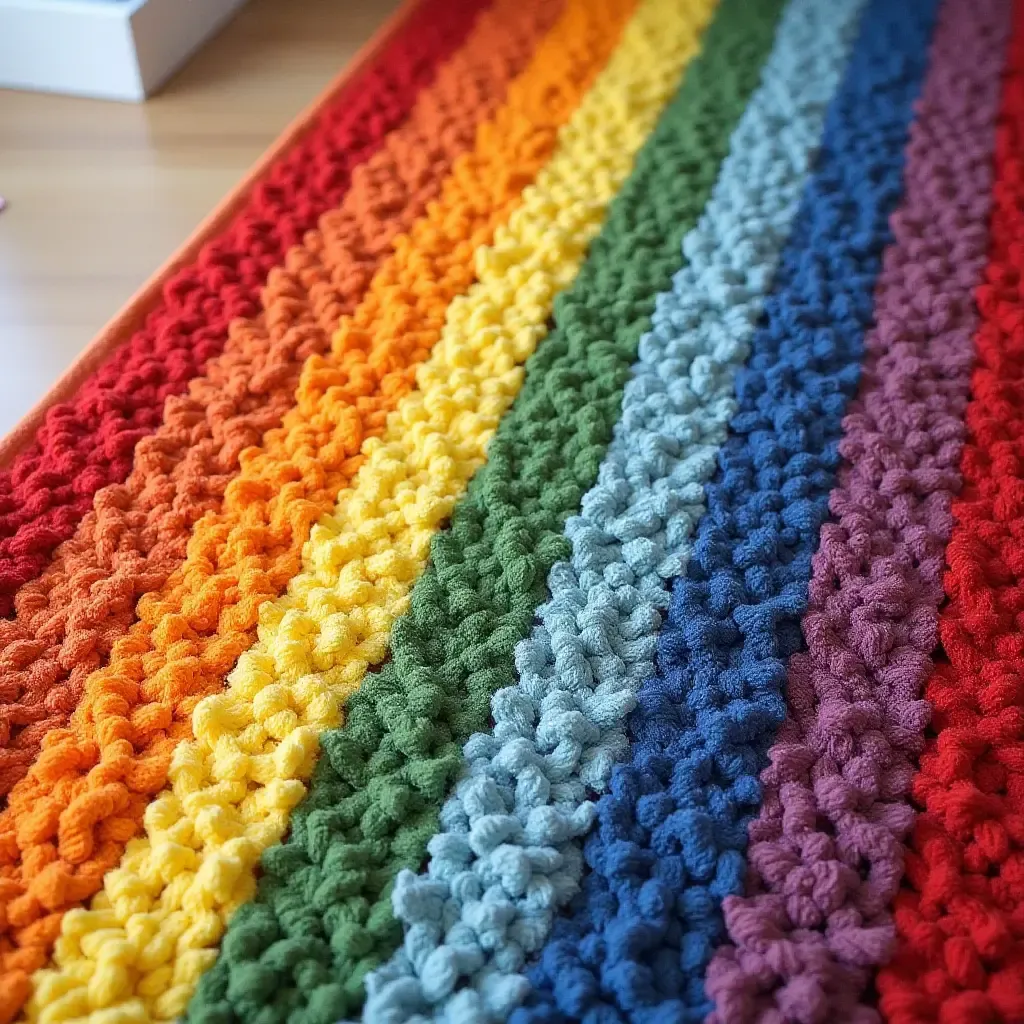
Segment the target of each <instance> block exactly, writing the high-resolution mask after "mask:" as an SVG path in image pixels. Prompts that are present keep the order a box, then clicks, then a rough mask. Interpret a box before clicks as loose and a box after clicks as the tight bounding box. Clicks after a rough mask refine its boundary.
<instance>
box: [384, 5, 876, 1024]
mask: <svg viewBox="0 0 1024 1024" xmlns="http://www.w3.org/2000/svg"><path fill="white" fill-rule="evenodd" d="M861 6H862V5H861V3H860V0H847V2H845V3H838V4H834V5H832V4H830V5H822V4H821V3H819V2H818V0H793V2H792V3H791V4H790V5H789V7H788V8H787V9H786V12H785V14H784V16H783V17H782V20H781V23H780V25H779V28H778V32H777V35H776V38H775V41H774V46H773V48H772V52H771V54H770V56H769V58H768V61H767V62H766V64H765V68H764V71H763V73H762V81H761V83H760V85H759V86H758V88H757V91H756V92H755V93H754V95H753V97H752V98H751V100H750V102H749V104H748V105H747V108H746V110H745V112H744V114H743V117H742V118H741V120H740V123H739V125H738V127H737V129H736V131H735V132H734V133H733V136H732V141H731V143H730V148H729V155H728V156H727V158H726V160H725V162H724V163H723V165H722V169H721V172H720V174H719V178H718V181H717V183H716V184H715V190H714V192H713V194H712V196H711V199H710V200H709V202H708V205H707V207H706V208H705V210H704V212H703V213H702V214H701V219H700V222H699V223H698V224H697V226H696V227H694V228H693V229H692V230H691V231H690V232H689V233H688V234H687V236H686V238H685V239H684V240H683V245H682V251H683V256H684V267H683V269H682V270H680V271H679V272H678V273H677V274H676V276H675V278H674V279H673V283H672V290H671V291H668V292H665V293H663V294H662V295H659V296H658V305H657V308H656V311H655V313H654V329H653V331H652V332H651V333H649V334H646V335H645V336H644V337H643V339H641V342H640V350H639V354H640V360H639V362H638V363H637V364H636V365H635V366H634V367H633V370H632V373H633V376H632V379H631V380H630V381H629V383H628V384H627V385H626V389H625V392H624V395H623V402H622V416H621V419H620V420H619V423H618V424H617V426H616V431H615V436H614V437H613V440H612V443H611V445H610V446H609V449H608V453H607V454H606V456H605V460H604V462H603V463H602V465H601V470H600V475H599V478H598V482H597V484H596V485H595V486H594V488H593V489H591V490H590V491H589V492H588V493H587V495H586V496H585V497H584V498H583V502H582V514H581V515H580V516H577V517H573V518H571V519H570V520H569V521H568V522H567V523H566V530H565V533H566V537H567V539H568V540H569V542H570V543H571V544H572V558H571V560H570V561H569V562H559V563H558V564H557V565H555V566H554V568H553V569H552V570H551V573H550V575H549V577H548V588H549V590H550V592H551V597H550V599H549V600H548V602H547V603H546V604H545V605H543V606H542V607H541V608H540V609H539V611H538V617H539V619H540V622H539V624H538V625H537V626H535V627H534V631H533V635H532V636H531V637H530V638H529V639H528V640H524V641H522V642H520V644H519V645H518V646H517V648H516V667H517V669H518V671H519V676H520V678H519V681H518V683H517V686H516V687H509V688H505V689H502V690H499V691H498V692H497V693H496V694H495V695H494V697H493V698H492V700H491V718H492V719H493V722H494V726H493V730H492V731H491V732H487V733H477V734H475V735H474V736H472V737H471V738H470V740H469V742H468V743H467V744H466V746H465V751H464V753H465V760H466V770H467V773H468V775H467V777H465V778H463V779H462V780H461V781H460V782H459V784H458V787H457V788H456V790H455V792H454V793H453V795H452V796H451V797H450V798H449V800H448V801H447V802H446V804H445V807H444V809H443V810H442V812H441V824H442V831H441V832H440V833H439V834H438V835H436V836H434V837H433V838H432V839H431V840H430V844H429V846H428V850H429V852H430V863H429V868H428V872H427V874H426V875H420V876H419V877H418V878H417V876H415V875H413V874H412V872H409V871H403V872H401V873H400V874H399V875H398V878H397V880H396V885H395V891H394V896H393V904H394V911H395V916H396V917H397V918H398V919H399V920H401V921H402V922H403V923H404V925H405V941H404V948H403V950H400V951H399V952H398V953H397V954H396V955H395V957H393V958H392V960H391V961H390V962H389V963H388V964H387V965H385V967H383V968H381V969H380V970H378V971H376V972H374V973H373V974H371V975H370V976H369V978H368V980H367V990H368V992H369V995H368V999H367V1004H366V1009H365V1011H364V1020H366V1021H370V1022H373V1024H392V1022H394V1024H398V1022H403V1021H408V1022H410V1024H414V1022H419V1021H421V1020H426V1019H428V1018H433V1019H436V1020H440V1021H444V1020H479V1021H494V1022H497V1021H501V1020H504V1018H505V1017H506V1016H507V1015H508V1013H509V1012H510V1011H511V1009H512V1008H513V1007H514V1006H516V1005H517V1004H518V1003H520V1002H521V1001H522V999H523V998H524V997H525V994H526V991H527V989H528V982H527V980H526V978H525V975H524V973H523V964H524V960H525V958H526V957H528V956H530V955H531V954H535V953H537V952H539V951H540V948H541V946H542V945H543V942H544V940H545V939H546V938H547V935H548V932H549V931H550V928H551V923H552V918H553V915H554V913H555V912H556V911H557V910H558V909H560V908H561V907H563V906H564V905H565V904H566V903H567V902H568V900H569V899H570V898H571V897H572V896H573V895H574V894H575V893H576V892H577V891H578V888H579V883H580V876H581V874H582V853H581V850H580V836H581V835H582V834H583V832H584V831H585V830H586V829H587V828H588V827H589V826H590V824H591V823H592V821H593V810H594V805H593V804H592V803H591V802H590V800H589V798H588V797H589V794H590V793H601V792H602V791H604V790H605V788H606V786H607V781H608V776H609V774H610V771H611V766H612V764H613V763H614V762H615V761H617V760H621V758H622V757H623V755H624V753H625V750H626V737H625V719H626V715H627V714H628V713H629V712H630V711H631V710H632V708H633V707H635V705H636V697H635V694H636V690H637V688H638V686H639V685H640V683H641V682H642V681H643V680H644V679H645V678H646V677H647V676H648V675H650V674H651V672H652V671H653V670H654V650H655V640H656V637H657V633H658V630H659V628H660V626H661V622H662V615H663V613H664V612H665V611H666V610H667V608H668V592H669V582H668V581H669V580H671V579H672V578H673V577H675V576H678V575H680V574H681V573H682V572H683V571H684V570H685V567H686V562H687V560H688V558H689V554H690V549H691V538H692V534H693V530H694V529H695V527H696V524H697V521H698V520H699V518H700V516H701V515H702V513H703V511H704V504H703V498H704V484H705V483H706V482H707V481H708V479H709V478H710V476H711V474H712V472H713V470H714V467H715V455H716V452H717V450H718V448H719V447H720V446H721V444H722V443H723V442H724V440H725V436H726V427H727V424H728V421H729V419H730V417H731V415H732V413H733V412H734V411H735V402H734V400H733V378H734V376H735V373H736V370H737V369H738V367H739V366H741V365H742V363H743V361H744V360H745V358H746V356H747V353H748V351H749V342H750V337H751V335H752V334H753V331H754V328H755V326H756V324H757V320H758V317H759V315H760V312H761V309H762V308H763V304H764V298H765V294H766V292H767V290H768V289H769V288H770V287H771V282H772V276H773V274H774V271H775V267H776V265H777V263H778V259H779V256H780V253H781V250H782V246H783V244H784V243H785V241H786V237H787V235H788V233H789V228H790V224H791V223H792V220H793V217H794V215H795V213H796V210H797V206H798V204H799V201H800V198H801V194H802V191H803V184H804V182H805V180H806V177H807V174H808V171H809V166H810V162H811V157H812V154H813V152H814V150H815V148H816V147H817V145H818V141H819V137H820V135H821V130H822V125H823V123H824V118H825V110H826V108H827V105H828V101H829V99H830V98H831V96H832V93H833V91H834V90H835V87H836V85H837V83H838V80H839V78H840V76H841V74H842V71H843V67H844V65H845V61H846V57H847V54H848V51H849V47H850V44H851V43H852V39H853V34H854V32H855V30H856V27H857V19H858V15H859V13H860V8H861ZM774 13H775V12H773V11H771V10H770V9H769V8H767V7H763V8H762V9H761V10H759V11H758V15H759V16H760V17H761V18H762V19H763V27H761V29H760V32H758V33H755V32H753V31H752V32H751V37H750V38H748V39H738V40H737V43H736V45H735V47H734V49H733V50H732V52H731V54H730V60H729V63H728V68H729V69H730V71H732V72H733V73H737V72H739V71H740V70H746V71H748V72H752V71H753V70H754V69H756V67H757V57H758V56H759V53H758V50H762V51H763V49H764V48H765V40H767V39H769V38H770V35H771V29H772V28H773V18H772V15H773V14H774ZM751 27H752V28H753V23H752V25H751ZM744 84H746V83H744Z"/></svg>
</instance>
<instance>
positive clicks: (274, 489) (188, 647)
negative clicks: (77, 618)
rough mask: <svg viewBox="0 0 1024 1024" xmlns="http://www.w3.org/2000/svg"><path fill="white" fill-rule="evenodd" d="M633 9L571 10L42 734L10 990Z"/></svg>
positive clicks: (166, 756)
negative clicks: (62, 714)
mask: <svg viewBox="0 0 1024 1024" xmlns="http://www.w3.org/2000/svg"><path fill="white" fill-rule="evenodd" d="M632 6H633V0H608V2H607V3H604V4H601V5H593V7H591V5H586V4H582V3H580V2H579V0H576V2H575V3H573V4H572V5H570V6H569V7H568V8H567V9H566V12H565V15H564V17H563V18H562V19H561V20H560V22H559V25H557V26H556V27H555V31H556V32H557V33H558V34H557V36H556V38H555V40H554V41H553V42H551V43H549V45H548V46H547V47H545V48H542V49H541V50H539V51H537V52H536V53H535V54H534V57H533V59H532V61H531V64H530V67H528V68H527V69H526V70H525V71H524V72H523V75H522V77H521V78H520V80H519V81H518V82H516V83H513V85H512V86H510V89H509V96H508V97H507V99H506V101H505V103H504V104H503V105H502V107H501V108H500V109H499V111H498V112H497V114H496V115H495V118H494V119H493V121H486V122H483V123H482V124H481V125H480V128H479V132H478V142H479V145H478V146H476V147H474V151H473V153H472V154H467V155H466V159H463V160H459V161H456V164H455V167H454V169H453V172H452V175H451V176H450V177H449V178H448V179H447V180H446V182H445V188H444V190H443V192H442V195H441V197H440V199H439V201H437V202H435V203H432V204H430V205H429V206H428V209H427V212H426V213H425V214H424V216H423V217H421V218H419V219H418V220H417V222H416V223H415V224H414V225H413V228H412V230H411V231H410V232H409V233H408V234H407V235H399V236H398V238H397V239H396V240H395V243H394V247H393V248H394V251H393V253H392V254H391V255H390V256H389V258H388V259H387V260H386V261H385V262H384V264H383V265H382V266H381V267H380V269H379V270H378V271H377V273H376V274H375V275H374V278H373V280H372V281H371V282H370V285H369V287H368V289H367V293H366V295H365V296H364V297H363V299H362V300H361V302H360V303H359V305H358V307H357V308H356V310H355V311H354V312H353V314H352V315H351V316H350V317H345V318H343V321H342V324H341V326H340V327H339V329H338V331H337V333H336V334H335V336H334V339H333V342H332V346H331V349H330V351H329V352H327V353H325V354H324V355H322V356H320V355H316V354H313V355H311V356H309V358H308V359H307V360H306V361H305V363H304V365H303V369H302V375H301V378H300V381H299V384H298V388H297V390H296V394H295V399H296V400H295V404H294V405H293V407H292V408H291V409H289V411H288V413H287V414H286V415H285V417H284V419H283V421H282V425H281V427H280V428H276V429H273V430H270V431H269V432H268V433H267V434H266V435H265V436H264V438H263V443H262V445H261V446H260V447H259V448H253V449H250V450H249V451H247V452H246V453H245V457H244V458H243V459H242V466H241V471H240V473H239V475H238V476H237V477H236V478H235V479H234V480H232V481H231V483H230V485H229V486H228V487H227V489H226V491H225V497H224V502H223V504H222V507H221V508H220V509H219V510H218V511H216V512H215V513H212V514H209V515H206V516H205V517H204V518H203V519H201V520H200V521H199V522H198V523H197V524H196V527H195V529H194V530H193V532H192V534H191V536H190V538H189V542H188V549H187V553H186V558H185V561H184V562H183V563H182V565H181V566H179V567H178V568H177V569H176V570H175V571H174V572H173V573H172V574H171V576H170V577H169V578H168V580H167V582H166V583H165V584H164V585H163V586H162V587H161V588H159V589H158V590H156V591H153V592H149V593H147V594H146V595H144V596H143V598H142V599H141V600H140V602H139V605H138V609H137V615H138V618H137V621H136V622H135V623H134V624H133V625H132V627H131V629H130V630H129V631H128V633H127V634H126V636H125V637H123V638H122V639H121V640H119V641H118V642H117V643H116V644H115V645H114V648H113V650H112V652H111V656H110V660H109V662H108V664H106V665H103V666H102V667H101V668H99V669H97V670H96V671H95V672H94V673H93V674H92V675H91V676H90V677H89V678H88V679H87V680H86V682H85V684H84V686H83V693H82V697H81V699H80V701H79V703H78V705H77V706H76V708H75V711H74V713H73V714H72V716H71V718H70V719H69V722H68V724H67V726H66V727H65V728H62V729H55V730H52V731H51V732H50V733H49V734H48V736H47V743H46V745H45V747H44V749H43V750H42V751H41V753H40V755H39V757H38V758H37V760H36V761H35V763H34V764H33V766H32V768H31V769H30V771H29V773H28V774H27V775H26V776H25V778H23V779H22V780H21V781H20V782H19V783H18V784H17V785H16V786H15V787H14V788H13V789H12V791H11V793H10V795H9V797H8V804H7V807H6V809H5V810H4V811H3V813H2V814H0V886H2V887H3V893H2V894H0V895H2V898H4V899H5V905H6V908H7V912H6V915H5V919H4V920H3V921H0V924H2V925H4V926H5V927H6V929H7V932H8V934H9V935H11V936H12V938H13V940H14V942H15V943H16V945H17V947H18V948H17V949H16V950H14V951H12V952H11V953H10V954H8V955H7V956H5V957H4V958H3V965H4V968H8V967H9V968H10V969H12V970H13V971H15V972H18V974H19V976H20V973H21V972H22V971H24V970H26V969H27V970H34V969H36V968H37V967H41V966H42V965H43V962H44V960H45V955H46V953H47V952H48V951H49V947H50V946H51V945H52V943H53V941H54V939H55V938H56V935H57V932H58V930H59V927H60V918H61V915H62V914H63V912H64V911H65V910H66V909H69V908H70V907H73V906H75V905H76V904H79V903H81V902H82V901H84V900H85V899H88V898H89V897H90V896H92V895H93V893H95V892H96V891H97V890H98V889H99V888H100V887H101V885H102V881H103V875H104V873H105V872H106V871H108V870H110V869H111V868H114V867H115V866H116V865H117V863H118V861H119V860H120V857H121V854H122V852H123V851H124V846H125V842H126V840H128V839H130V838H131V837H132V835H133V834H134V833H135V832H136V831H137V830H138V829H139V827H140V825H141V824H142V817H143V811H144V810H145V807H146V805H147V804H148V803H149V800H150V798H151V797H152V796H153V795H155V794H156V793H158V792H159V791H160V790H161V789H162V788H163V786H164V784H165V783H166V781H167V777H168V775H167V773H168V768H169V764H170V758H171V754H172V752H173V750H174V747H175V746H176V745H177V744H178V742H179V741H180V740H182V739H184V738H188V737H189V736H190V735H191V732H192V729H191V724H192V712H193V710H194V708H195V706H196V704H197V703H198V702H199V700H200V699H201V698H202V697H204V696H206V695H207V694H209V693H211V692H216V691H218V690H220V689H222V688H223V685H224V678H225V676H226V675H227V673H228V671H229V670H230V669H231V667H232V666H233V665H234V663H235V661H236V660H237V658H238V656H239V655H240V654H241V653H242V652H243V651H245V650H246V649H247V648H248V647H249V646H250V645H251V643H252V641H253V635H254V632H255V627H256V622H257V617H258V613H259V609H260V607H261V606H262V605H263V604H264V603H266V601H267V600H269V599H271V598H273V597H276V596H277V595H278V594H280V593H281V591H282V590H283V589H284V587H285V585H286V583H287V581H288V579H289V578H290V577H291V576H293V575H294V574H295V572H296V571H297V570H298V568H299V564H300V556H301V551H302V546H303V544H304V543H305V542H306V540H307V539H308V537H309V530H310V527H311V526H312V524H313V523H314V522H315V521H316V520H317V519H318V518H319V517H320V516H321V515H323V513H325V512H327V511H328V510H329V509H330V508H331V507H332V505H333V503H334V500H335V498H336V497H337V495H338V493H339V491H340V490H341V489H342V488H343V487H344V486H346V485H347V484H348V483H349V482H350V481H351V479H352V477H353V476H354V475H355V473H356V472H357V471H358V467H359V465H360V464H361V462H362V460H363V456H362V454H361V448H362V445H363V442H364V440H365V439H366V438H367V437H373V436H379V435H380V434H381V433H382V432H383V431H384V429H385V427H386V424H387V414H388V413H389V412H391V411H392V410H394V408H395V406H396V405H397V404H398V403H399V402H400V401H401V399H402V398H403V396H405V395H407V394H408V393H409V392H411V391H413V390H414V388H415V385H416V369H417V367H418V366H419V365H420V364H421V363H423V362H424V360H426V359H427V358H428V356H429V355H430V352H431V349H432V348H433V346H434V345H435V344H436V343H437V341H438V340H439V338H440V336H441V328H442V326H443V323H444V316H445V311H446V309H447V306H448V303H449V302H450V301H451V299H453V298H454V297H455V296H456V295H457V294H459V293H460V292H463V291H465V289H466V288H467V287H468V286H469V285H470V284H471V282H472V281H473V279H474V278H475V276H476V274H475V265H474V254H475V251H476V248H477V246H478V245H481V244H484V243H486V242H488V241H489V240H490V239H491V238H492V237H493V234H494V230H495V229H496V228H497V226H498V225H499V224H500V223H502V222H503V221H505V220H507V218H508V216H509V214H510V213H511V211H512V210H513V209H514V208H515V207H516V206H518V205H519V203H520V201H521V196H522V187H523V185H525V184H526V183H527V182H529V181H530V180H531V179H532V178H533V177H534V175H535V174H536V172H537V171H538V170H539V169H540V167H542V166H543V165H544V163H545V162H546V161H547V159H548V157H549V156H550V154H551V152H552V150H553V149H554V148H555V146H556V144H557V140H558V129H559V127H560V126H561V125H562V124H563V123H564V122H565V120H566V118H568V117H569V116H570V115H571V113H572V112H573V111H574V110H575V109H576V107H577V106H578V105H579V103H580V101H581V99H582V98H583V96H584V95H585V94H586V93H587V90H588V87H589V86H590V84H591V83H592V82H593V80H594V78H595V77H596V76H597V75H598V73H599V72H600V71H601V69H602V68H603V66H604V64H605V62H606V61H607V59H608V55H609V54H610V53H611V52H612V51H613V50H614V49H615V47H616V44H617V41H618V38H619V35H620V33H621V29H622V25H623V23H624V22H625V21H626V20H627V18H628V16H629V13H630V11H631V10H632ZM517 157H519V158H520V160H519V161H517V160H516V158H517ZM520 161H521V162H520ZM431 285H432V287H431Z"/></svg>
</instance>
